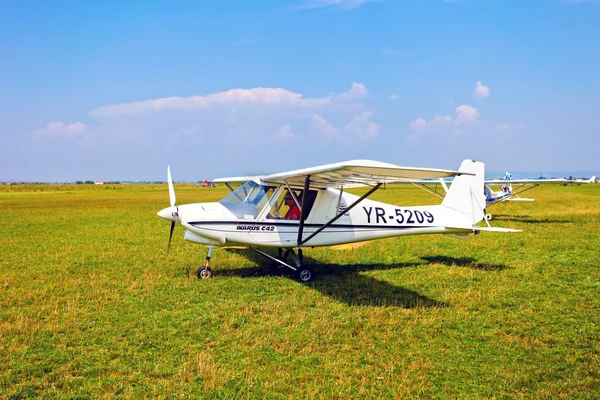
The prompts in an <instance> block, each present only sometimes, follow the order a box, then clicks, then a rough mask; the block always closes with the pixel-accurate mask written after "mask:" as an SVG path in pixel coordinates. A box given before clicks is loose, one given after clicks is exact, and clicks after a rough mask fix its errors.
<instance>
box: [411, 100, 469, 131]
mask: <svg viewBox="0 0 600 400" xmlns="http://www.w3.org/2000/svg"><path fill="white" fill-rule="evenodd" d="M478 118H479V112H478V111H477V108H475V107H471V106H467V105H464V104H463V105H462V106H459V107H456V117H455V118H452V117H451V116H449V115H437V116H435V117H433V119H432V120H431V121H429V122H427V121H426V120H424V119H423V118H417V119H416V120H414V121H412V122H411V123H410V124H409V127H410V128H411V129H413V130H415V131H423V130H425V129H429V128H436V127H444V126H462V125H468V124H475V123H477V122H479V120H478Z"/></svg>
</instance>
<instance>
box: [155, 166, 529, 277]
mask: <svg viewBox="0 0 600 400" xmlns="http://www.w3.org/2000/svg"><path fill="white" fill-rule="evenodd" d="M449 176H454V177H455V178H454V181H453V184H452V187H451V188H450V189H449V190H448V193H447V194H446V196H445V198H444V200H443V201H442V203H441V204H440V205H432V206H415V207H399V206H394V205H391V204H386V203H381V202H377V201H373V200H369V199H368V197H369V196H370V195H371V194H372V193H373V192H375V191H376V190H377V189H379V188H381V187H382V186H383V187H384V188H385V185H386V184H387V183H391V182H400V181H403V182H407V181H408V182H410V181H415V180H419V179H425V178H443V177H449ZM167 178H168V186H169V197H170V202H171V206H170V207H168V208H165V209H163V210H161V211H159V212H158V215H159V216H160V217H161V218H164V219H166V220H169V221H171V229H170V233H169V246H170V244H171V238H172V235H173V229H174V227H175V224H176V223H179V224H180V225H181V226H182V227H183V228H184V230H185V233H184V239H185V240H188V241H191V242H194V243H199V244H203V245H206V246H208V254H207V256H206V261H205V263H204V265H203V266H201V267H200V268H199V269H198V271H197V276H198V278H209V277H211V276H212V270H211V268H209V261H210V258H211V255H212V251H213V249H214V248H217V247H227V246H246V247H249V248H250V249H251V250H253V251H255V252H256V253H258V254H260V255H262V256H264V257H266V258H267V259H269V260H271V262H272V264H273V263H274V265H277V266H283V267H287V268H289V269H291V270H293V271H295V274H296V278H297V279H298V280H299V281H301V282H308V281H310V280H312V279H313V277H314V271H313V270H312V268H310V267H309V266H307V265H304V263H303V255H302V251H303V249H305V248H307V247H317V246H336V245H342V244H347V243H356V242H363V241H368V240H373V239H381V238H387V237H392V236H402V235H423V234H445V235H450V236H453V237H457V238H460V239H466V238H467V235H468V234H469V233H474V234H477V233H479V232H481V231H491V232H520V231H518V230H514V229H506V228H496V227H490V225H489V223H487V221H486V223H487V226H486V227H481V226H476V225H475V224H477V223H478V222H480V221H481V220H483V219H484V216H485V213H484V209H485V196H484V164H483V163H482V162H477V161H472V160H465V161H463V162H462V164H461V166H460V168H459V170H458V171H450V170H441V169H428V168H409V167H400V166H397V165H393V164H387V163H383V162H377V161H368V160H354V161H347V162H340V163H335V164H329V165H323V166H318V167H314V168H306V169H300V170H296V171H290V172H284V173H279V174H273V175H265V176H251V177H235V178H223V179H215V181H214V182H217V183H219V182H220V183H224V184H225V185H226V186H227V187H228V188H229V189H230V190H231V193H230V194H228V195H227V196H225V197H224V198H223V199H222V200H221V201H219V202H216V203H195V204H184V205H177V204H176V198H175V190H174V188H173V181H172V180H171V171H170V168H167ZM231 183H243V184H242V185H241V186H240V187H238V188H237V189H235V190H234V189H233V188H232V187H231V186H230V184H231ZM361 186H363V187H370V189H369V190H368V191H367V192H366V193H365V194H364V195H362V196H356V195H353V194H350V193H347V192H346V191H345V189H347V188H354V187H361ZM258 247H261V248H263V249H262V250H261V249H259V248H258ZM264 248H275V249H277V250H278V255H277V256H276V257H275V256H272V255H270V254H267V253H266V251H265V249H264ZM284 249H285V253H284V252H283V250H284ZM289 257H291V259H292V261H288V258H289Z"/></svg>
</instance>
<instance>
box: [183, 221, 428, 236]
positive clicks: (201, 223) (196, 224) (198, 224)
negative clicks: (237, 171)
mask: <svg viewBox="0 0 600 400" xmlns="http://www.w3.org/2000/svg"><path fill="white" fill-rule="evenodd" d="M187 224H190V225H192V226H194V227H196V228H202V227H204V226H206V225H236V226H238V225H244V226H277V227H289V228H294V227H298V226H299V224H296V223H285V222H239V221H191V222H187ZM322 226H323V224H306V223H305V224H304V229H306V228H320V227H322ZM329 228H340V229H348V228H350V229H415V228H440V226H437V225H373V224H364V225H354V224H332V225H330V226H328V227H327V228H326V229H329ZM256 232H258V231H256ZM265 233H267V232H265Z"/></svg>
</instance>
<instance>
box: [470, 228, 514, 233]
mask: <svg viewBox="0 0 600 400" xmlns="http://www.w3.org/2000/svg"><path fill="white" fill-rule="evenodd" d="M473 230H474V231H478V232H479V231H486V232H503V233H512V232H523V231H522V230H520V229H510V228H497V227H495V226H474V227H473Z"/></svg>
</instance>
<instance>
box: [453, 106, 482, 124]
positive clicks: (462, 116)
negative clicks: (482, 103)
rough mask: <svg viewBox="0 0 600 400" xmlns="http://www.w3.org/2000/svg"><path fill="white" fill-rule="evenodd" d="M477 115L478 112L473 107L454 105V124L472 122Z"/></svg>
mask: <svg viewBox="0 0 600 400" xmlns="http://www.w3.org/2000/svg"><path fill="white" fill-rule="evenodd" d="M477 117H479V113H478V112H477V109H476V108H475V107H471V106H467V105H464V104H463V105H462V106H459V107H456V120H455V121H456V124H457V125H460V124H463V123H467V122H474V121H476V120H477Z"/></svg>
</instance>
